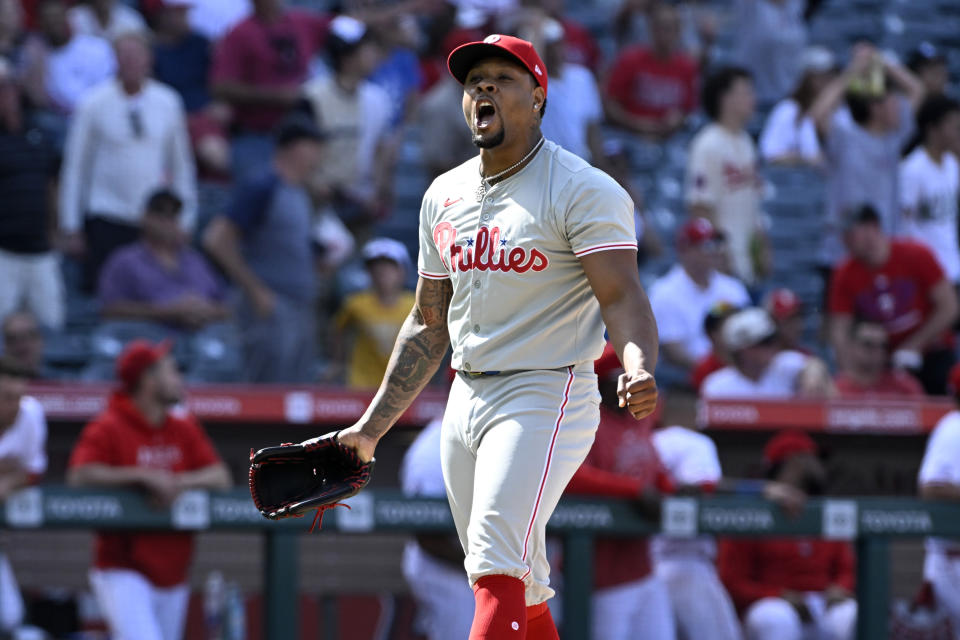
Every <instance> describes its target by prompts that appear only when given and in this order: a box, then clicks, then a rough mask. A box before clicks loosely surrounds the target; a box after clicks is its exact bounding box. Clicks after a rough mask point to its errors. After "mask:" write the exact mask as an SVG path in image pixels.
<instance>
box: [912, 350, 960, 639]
mask: <svg viewBox="0 0 960 640" xmlns="http://www.w3.org/2000/svg"><path fill="white" fill-rule="evenodd" d="M948 384H949V387H950V389H951V391H952V393H953V396H954V398H955V399H956V400H958V401H960V365H956V366H954V367H953V369H951V371H950V379H949V383H948ZM917 484H918V485H919V489H920V497H922V498H925V499H928V500H950V501H953V502H956V501H958V500H960V411H957V410H956V409H955V410H954V411H951V412H950V413H948V414H947V415H945V416H943V418H941V419H940V422H938V423H937V426H936V427H934V429H933V433H931V434H930V439H929V440H928V441H927V450H926V452H925V453H924V454H923V462H922V463H921V465H920V473H919V477H918V478H917ZM923 577H924V579H925V580H927V581H928V582H930V584H931V586H932V587H933V594H934V597H935V598H936V601H937V604H938V605H939V606H940V607H942V608H943V609H945V610H946V611H947V613H948V614H949V615H950V619H951V621H952V622H953V629H954V634H955V637H956V638H957V640H960V542H958V541H956V540H948V539H945V538H928V539H927V541H926V558H925V560H924V563H923Z"/></svg>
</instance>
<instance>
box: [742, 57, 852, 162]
mask: <svg viewBox="0 0 960 640" xmlns="http://www.w3.org/2000/svg"><path fill="white" fill-rule="evenodd" d="M801 60H802V73H801V75H800V79H799V81H798V82H797V86H796V87H795V88H794V90H793V93H791V94H790V95H789V96H788V97H786V98H784V99H783V100H781V101H780V102H778V103H777V104H776V106H774V107H773V110H772V111H770V115H769V116H767V121H766V123H765V124H764V126H763V132H762V133H761V134H760V155H761V157H762V158H763V159H764V160H765V161H767V162H774V163H782V164H819V163H820V162H821V161H822V160H823V155H822V151H821V149H820V141H819V140H818V139H817V128H816V127H815V126H814V124H813V120H811V119H810V116H809V115H808V114H807V111H808V110H809V109H810V106H811V105H812V104H813V101H814V99H815V98H816V97H817V96H818V95H820V92H821V91H822V90H823V88H824V87H825V86H826V85H827V83H828V82H830V80H831V78H832V77H833V76H834V75H835V73H834V72H835V69H836V63H835V61H834V57H833V53H831V52H830V50H829V49H827V48H826V47H820V46H816V47H808V48H807V49H806V50H804V52H803V57H802V58H801Z"/></svg>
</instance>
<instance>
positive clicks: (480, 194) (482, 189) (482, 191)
mask: <svg viewBox="0 0 960 640" xmlns="http://www.w3.org/2000/svg"><path fill="white" fill-rule="evenodd" d="M544 140H545V138H544V137H543V136H540V140H539V141H537V144H535V145H533V149H530V151H529V152H528V153H527V155H525V156H523V157H522V158H520V161H519V162H517V163H516V164H514V165H513V166H510V167H507V168H506V169H504V170H503V171H501V172H500V173H497V174H496V175H492V176H490V177H489V178H484V177H483V168H482V167H479V166H478V167H477V170H478V171H479V172H480V186H479V187H477V202H483V198H484V196H486V195H487V185H488V184H489V183H490V182H493V181H494V180H497V179H498V178H500V177H502V176H504V175H506V174H508V173H510V172H511V171H513V170H514V169H516V168H517V167H519V166H520V165H522V164H523V163H524V162H526V161H527V160H529V159H530V158H531V157H532V156H533V154H535V153H536V152H537V149H539V148H540V147H541V146H543V141H544Z"/></svg>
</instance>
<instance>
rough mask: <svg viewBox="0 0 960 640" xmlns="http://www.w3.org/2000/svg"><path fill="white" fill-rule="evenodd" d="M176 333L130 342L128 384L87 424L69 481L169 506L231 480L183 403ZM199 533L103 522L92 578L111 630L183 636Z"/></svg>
mask: <svg viewBox="0 0 960 640" xmlns="http://www.w3.org/2000/svg"><path fill="white" fill-rule="evenodd" d="M169 351H170V345H169V343H161V344H159V345H153V344H150V343H149V342H146V341H143V340H136V341H134V342H132V343H130V345H129V346H127V348H126V349H124V351H123V353H121V354H120V357H119V358H118V359H117V364H116V369H117V378H118V379H119V381H120V388H119V389H117V390H116V391H115V392H114V393H113V395H112V396H111V397H110V401H109V404H108V406H107V409H106V410H105V411H104V412H103V413H101V414H100V415H99V416H97V417H96V418H94V419H93V421H92V422H90V423H89V424H88V425H87V426H86V427H84V429H83V431H82V432H81V434H80V438H79V439H78V441H77V443H76V445H75V446H74V449H73V452H72V453H71V455H70V462H69V470H68V472H67V482H68V483H69V484H70V485H72V486H77V487H111V488H113V487H133V488H137V489H141V490H143V491H144V492H146V494H147V495H148V496H149V497H150V498H151V500H152V501H153V503H154V504H156V505H157V506H158V507H160V508H168V507H170V505H171V504H173V502H174V500H175V499H176V498H177V496H178V495H179V494H180V492H181V491H184V490H187V489H225V488H227V487H228V486H229V485H230V473H229V471H228V470H227V467H226V466H225V465H224V464H223V462H221V460H220V458H219V457H218V456H217V453H216V451H214V448H213V445H212V444H211V442H210V440H209V439H208V438H207V435H206V434H205V433H204V431H203V429H202V428H201V427H200V425H199V424H198V423H197V422H196V421H195V420H194V419H193V418H192V417H190V416H189V415H188V414H186V413H184V412H182V411H180V410H178V409H176V408H175V407H176V405H178V404H179V403H180V402H181V400H182V399H183V380H182V378H181V377H180V374H179V372H178V371H177V366H176V363H175V362H174V361H173V358H172V357H171V356H170V355H169ZM192 552H193V535H192V534H189V533H168V532H123V533H114V532H103V531H102V532H99V533H98V534H97V536H96V542H95V547H94V568H93V569H92V570H91V571H90V583H91V586H92V587H93V591H94V594H95V595H96V597H97V601H98V602H99V604H100V607H101V609H102V610H103V612H104V615H105V618H106V620H107V624H108V626H109V628H110V633H111V636H112V637H114V638H117V639H118V640H133V639H136V640H179V638H181V636H182V634H183V625H184V621H185V619H186V613H187V602H188V599H189V594H190V591H189V586H188V584H187V570H188V568H189V565H190V560H191V556H192Z"/></svg>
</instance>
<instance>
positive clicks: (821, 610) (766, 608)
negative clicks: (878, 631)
mask: <svg viewBox="0 0 960 640" xmlns="http://www.w3.org/2000/svg"><path fill="white" fill-rule="evenodd" d="M807 608H808V609H809V610H810V614H811V616H812V617H813V622H809V623H806V624H804V622H803V621H802V620H801V619H800V615H799V614H798V613H797V610H796V609H794V608H793V605H791V604H790V603H789V602H787V601H786V600H784V599H783V598H763V599H762V600H757V601H756V602H754V603H753V604H752V605H750V608H749V609H747V614H746V616H745V618H744V627H745V628H746V636H747V640H853V636H854V633H856V627H857V602H856V600H853V599H850V600H846V601H844V602H840V603H838V604H835V605H833V606H832V607H829V608H828V607H827V606H826V603H825V602H824V600H823V596H821V595H820V594H819V593H809V594H807Z"/></svg>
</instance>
